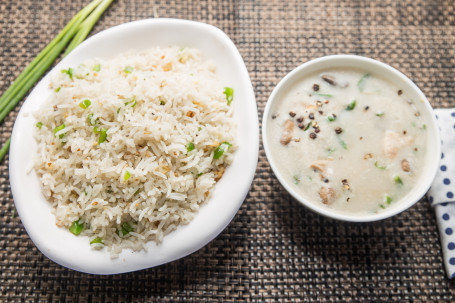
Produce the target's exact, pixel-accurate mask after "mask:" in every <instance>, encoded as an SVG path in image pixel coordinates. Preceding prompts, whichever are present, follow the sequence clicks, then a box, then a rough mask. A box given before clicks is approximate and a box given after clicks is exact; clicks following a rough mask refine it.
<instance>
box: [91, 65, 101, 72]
mask: <svg viewBox="0 0 455 303" xmlns="http://www.w3.org/2000/svg"><path fill="white" fill-rule="evenodd" d="M100 70H101V65H99V64H95V65H94V66H93V71H95V72H99V71H100Z"/></svg>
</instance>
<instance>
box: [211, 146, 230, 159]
mask: <svg viewBox="0 0 455 303" xmlns="http://www.w3.org/2000/svg"><path fill="white" fill-rule="evenodd" d="M231 146H232V144H231V143H229V142H223V143H221V144H220V146H218V147H217V148H216V149H215V152H214V154H213V159H219V158H221V156H222V155H223V154H224V152H225V151H227V150H228V148H229V147H231Z"/></svg>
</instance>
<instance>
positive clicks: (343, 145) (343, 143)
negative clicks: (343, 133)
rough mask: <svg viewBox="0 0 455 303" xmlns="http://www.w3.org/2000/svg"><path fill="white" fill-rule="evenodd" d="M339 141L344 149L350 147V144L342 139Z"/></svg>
mask: <svg viewBox="0 0 455 303" xmlns="http://www.w3.org/2000/svg"><path fill="white" fill-rule="evenodd" d="M338 142H340V145H341V146H342V147H343V149H348V145H347V144H346V142H344V141H343V140H342V139H338Z"/></svg>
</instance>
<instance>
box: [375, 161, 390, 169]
mask: <svg viewBox="0 0 455 303" xmlns="http://www.w3.org/2000/svg"><path fill="white" fill-rule="evenodd" d="M374 166H375V167H376V168H379V169H382V170H384V169H386V168H387V166H385V165H380V164H379V162H378V161H375V162H374Z"/></svg>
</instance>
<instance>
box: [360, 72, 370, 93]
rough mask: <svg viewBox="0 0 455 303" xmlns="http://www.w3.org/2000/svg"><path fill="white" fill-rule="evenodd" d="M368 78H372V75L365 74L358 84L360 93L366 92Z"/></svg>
mask: <svg viewBox="0 0 455 303" xmlns="http://www.w3.org/2000/svg"><path fill="white" fill-rule="evenodd" d="M368 78H370V74H365V75H363V76H362V78H360V80H359V81H358V82H357V87H358V88H359V91H361V92H363V91H364V90H365V84H366V81H367V80H368Z"/></svg>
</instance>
